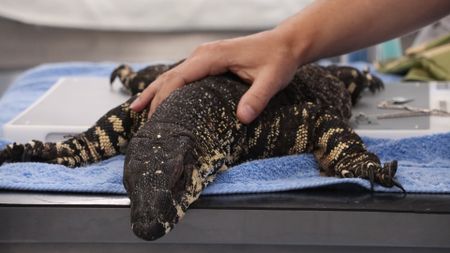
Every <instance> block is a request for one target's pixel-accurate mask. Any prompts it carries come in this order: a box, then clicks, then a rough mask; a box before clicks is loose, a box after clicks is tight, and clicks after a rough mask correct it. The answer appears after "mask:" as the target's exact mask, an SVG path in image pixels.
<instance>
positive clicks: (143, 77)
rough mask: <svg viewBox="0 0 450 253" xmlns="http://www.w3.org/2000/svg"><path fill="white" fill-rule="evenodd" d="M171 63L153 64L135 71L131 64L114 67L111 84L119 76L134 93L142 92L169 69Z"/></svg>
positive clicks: (123, 83) (126, 87)
mask: <svg viewBox="0 0 450 253" xmlns="http://www.w3.org/2000/svg"><path fill="white" fill-rule="evenodd" d="M171 67H172V66H171V65H164V64H158V65H152V66H148V67H146V68H144V69H141V70H139V71H138V72H135V71H134V70H133V69H132V68H131V67H130V66H128V65H126V64H123V65H120V66H119V67H117V68H116V69H114V71H113V72H112V73H111V76H110V82H111V84H112V83H113V82H114V80H115V79H116V78H119V80H120V82H121V83H122V85H123V86H124V87H125V89H126V90H128V91H129V92H130V93H131V94H132V95H136V94H138V93H140V92H142V91H143V90H144V89H145V88H147V86H149V85H150V83H152V82H153V81H154V80H155V79H156V78H157V77H158V76H159V75H161V74H162V73H164V72H166V71H167V70H169V69H170V68H171Z"/></svg>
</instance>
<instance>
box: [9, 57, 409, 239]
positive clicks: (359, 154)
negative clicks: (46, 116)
mask: <svg viewBox="0 0 450 253" xmlns="http://www.w3.org/2000/svg"><path fill="white" fill-rule="evenodd" d="M173 66H174V65H153V66H149V67H146V68H144V69H142V70H140V71H137V72H135V71H134V70H133V69H132V68H131V67H129V66H128V65H121V66H119V67H117V68H116V69H115V70H114V71H113V72H112V74H111V77H110V80H111V83H113V81H114V80H115V79H117V78H118V79H119V80H120V81H121V82H122V84H123V86H124V87H125V88H126V89H127V90H129V92H130V93H131V95H132V97H131V98H130V99H129V100H127V101H126V102H124V103H123V104H121V105H119V106H117V107H116V108H113V109H111V110H110V111H109V112H107V113H106V114H105V115H104V116H102V117H101V118H100V119H99V120H98V121H97V122H96V123H95V125H93V126H92V127H91V128H89V129H88V130H86V131H85V132H83V133H81V134H79V135H76V136H73V137H72V138H70V139H67V140H64V141H61V142H56V143H51V142H47V143H44V142H41V141H37V140H33V141H30V142H29V143H25V144H17V143H12V144H9V145H7V146H6V148H5V149H4V150H2V151H0V165H1V164H2V163H5V162H24V161H35V162H46V163H55V164H62V165H66V166H68V167H78V166H83V165H87V164H90V163H95V162H98V161H101V160H104V159H107V158H110V157H112V156H115V155H118V154H125V155H126V156H125V162H124V175H123V178H124V179H123V183H124V186H125V189H126V191H127V194H128V196H129V198H130V207H131V215H130V217H131V227H132V230H133V232H134V233H135V234H136V235H137V236H138V237H140V238H143V239H145V240H155V239H157V238H160V237H161V236H163V235H165V234H167V233H168V232H169V231H171V230H172V229H173V228H174V226H175V224H177V223H178V222H179V221H180V220H181V219H182V217H183V216H184V215H185V213H186V211H187V210H188V207H189V206H190V205H191V204H192V203H193V202H194V201H196V200H197V199H198V198H199V196H200V194H201V192H202V190H203V189H204V188H205V187H206V186H207V185H208V184H209V183H210V182H212V181H213V180H214V179H215V177H216V176H217V175H218V174H219V173H221V172H223V171H225V170H227V169H228V168H230V167H232V166H234V165H237V164H240V163H243V162H245V161H250V160H255V159H263V158H268V157H274V156H284V155H292V154H300V153H313V154H314V157H315V159H316V160H317V162H318V164H319V167H320V170H321V171H323V172H324V173H325V174H326V175H328V176H337V177H359V178H364V179H367V180H369V181H370V183H371V186H372V190H373V184H374V183H377V184H380V185H382V186H385V187H393V186H396V187H399V188H400V189H401V190H403V191H404V189H403V187H402V186H401V185H400V184H399V183H398V182H397V181H396V179H395V178H394V176H395V173H396V170H397V161H395V160H394V161H391V162H386V163H384V164H383V165H382V164H381V162H380V160H379V158H378V157H377V156H376V155H375V154H373V153H371V152H369V151H367V150H366V148H365V146H364V143H363V141H362V140H361V138H360V137H359V136H358V135H357V134H356V133H355V131H354V130H353V129H352V128H351V127H350V126H349V119H350V117H351V107H352V105H353V104H355V103H357V101H358V100H359V98H360V97H361V92H362V91H363V90H365V89H370V90H371V91H372V92H375V91H377V90H380V89H382V88H383V87H384V86H383V83H382V81H381V80H380V79H379V78H378V77H376V76H374V75H372V74H370V73H369V71H359V70H357V69H355V68H352V67H343V66H328V67H323V66H319V65H315V64H308V65H304V66H301V67H299V68H298V69H297V71H296V74H295V75H294V77H293V79H292V81H291V82H290V83H289V85H288V86H287V87H286V88H285V89H284V90H282V91H280V92H279V93H278V94H277V95H275V97H273V98H272V99H271V101H270V102H269V104H268V105H267V107H266V109H265V110H264V111H263V112H262V114H261V115H260V116H259V117H258V118H257V119H256V120H255V121H253V122H252V123H250V124H248V125H245V124H242V123H241V122H240V121H239V120H238V119H237V117H236V113H235V112H236V108H237V103H238V101H239V98H240V97H241V96H242V95H243V94H244V93H245V92H246V90H247V89H248V84H246V83H245V82H243V81H242V80H240V79H239V78H238V77H237V76H236V75H234V74H232V73H225V74H221V75H217V76H209V77H206V78H204V79H201V80H198V81H195V82H192V83H190V84H188V85H186V86H184V87H182V88H179V89H177V90H175V91H174V92H172V93H171V95H170V96H169V97H167V99H165V100H164V101H163V103H162V104H161V105H160V106H159V107H158V108H157V109H156V111H155V112H154V114H153V115H152V116H151V118H148V109H144V110H143V111H141V112H135V111H133V110H131V109H130V107H129V106H130V104H131V103H132V102H133V101H134V100H135V99H136V98H137V97H138V96H139V93H140V92H142V91H143V90H144V89H145V88H146V87H147V86H148V85H149V84H150V83H151V82H152V81H153V80H155V79H156V78H157V77H158V76H159V75H161V74H162V73H164V72H165V71H167V70H169V69H171V68H172V67H173Z"/></svg>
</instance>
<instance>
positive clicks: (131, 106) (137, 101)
mask: <svg viewBox="0 0 450 253" xmlns="http://www.w3.org/2000/svg"><path fill="white" fill-rule="evenodd" d="M140 99H141V97H137V98H136V99H135V100H134V101H133V103H131V105H130V108H131V109H135V107H136V106H137V105H138V104H139V100H140Z"/></svg>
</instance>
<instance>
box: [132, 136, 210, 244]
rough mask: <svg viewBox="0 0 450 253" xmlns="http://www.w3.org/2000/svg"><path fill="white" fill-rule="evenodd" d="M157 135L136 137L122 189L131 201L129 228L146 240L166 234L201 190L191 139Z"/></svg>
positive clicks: (202, 185) (201, 185)
mask: <svg viewBox="0 0 450 253" xmlns="http://www.w3.org/2000/svg"><path fill="white" fill-rule="evenodd" d="M164 134H165V135H166V136H165V137H163V136H161V135H164ZM156 135H157V136H156V138H149V136H147V137H139V136H135V137H134V138H133V139H132V141H131V142H130V146H129V149H128V151H127V157H126V159H125V173H124V185H125V188H126V189H127V192H128V195H129V198H130V201H131V226H132V229H133V232H134V233H135V234H136V235H137V236H138V237H140V238H142V239H145V240H155V239H158V238H159V237H161V236H163V235H165V234H166V233H168V232H169V231H170V230H171V229H172V228H173V227H174V225H175V224H176V223H177V222H178V221H179V220H180V219H181V218H182V217H183V216H184V213H185V212H186V210H187V208H188V207H189V205H190V204H191V203H192V202H194V201H195V200H196V199H197V198H198V196H199V195H200V192H201V191H202V190H203V188H204V183H203V181H202V180H201V178H200V176H199V173H198V169H196V168H198V167H197V165H196V164H197V159H195V158H194V149H193V141H192V139H191V138H190V137H188V136H183V135H181V136H180V135H177V136H176V137H175V136H170V135H171V134H169V133H161V134H156ZM162 140H164V141H162Z"/></svg>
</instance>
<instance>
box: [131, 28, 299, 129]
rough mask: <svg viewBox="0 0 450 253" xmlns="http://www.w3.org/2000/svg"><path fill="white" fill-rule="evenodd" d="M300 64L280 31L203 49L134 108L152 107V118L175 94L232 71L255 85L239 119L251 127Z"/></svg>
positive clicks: (240, 107)
mask: <svg viewBox="0 0 450 253" xmlns="http://www.w3.org/2000/svg"><path fill="white" fill-rule="evenodd" d="M297 66H298V60H297V59H296V58H295V57H294V54H293V53H292V51H291V48H290V47H289V43H287V42H286V41H285V40H283V36H280V35H279V34H277V33H276V31H274V30H271V31H266V32H261V33H257V34H253V35H249V36H246V37H240V38H235V39H229V40H222V41H216V42H210V43H206V44H203V45H201V46H200V47H198V48H197V49H195V50H194V52H193V53H192V54H191V55H190V56H189V57H188V58H187V59H186V60H185V61H184V62H182V63H181V64H179V65H178V66H176V67H174V68H172V69H171V70H169V71H167V72H165V73H163V74H162V75H161V76H159V77H158V78H157V79H156V80H155V81H154V82H153V83H152V84H151V85H149V86H148V87H147V88H146V89H145V90H144V91H143V92H142V94H141V95H140V97H139V99H137V100H136V101H135V102H134V103H133V104H132V105H131V109H133V110H135V111H141V110H142V109H144V108H145V107H146V106H148V104H149V103H150V111H149V117H150V116H151V115H152V114H153V112H154V111H155V109H156V108H157V107H158V105H159V104H160V103H161V102H162V101H163V100H164V99H165V98H166V97H168V96H169V95H170V93H171V92H172V91H174V90H175V89H177V88H180V87H182V86H184V85H186V84H188V83H190V82H193V81H195V80H198V79H201V78H204V77H206V76H208V75H217V74H221V73H225V72H227V71H231V72H233V73H235V74H236V75H238V76H239V77H240V78H241V79H242V80H244V81H245V82H247V83H248V84H250V85H251V87H250V88H249V89H248V91H247V92H246V93H245V94H244V95H243V96H242V98H241V100H240V102H239V104H238V108H237V117H238V118H239V120H240V121H241V122H242V123H244V124H248V123H250V122H252V121H253V120H254V119H255V118H256V117H257V116H258V115H259V114H260V113H261V112H262V110H263V109H264V108H265V107H266V105H267V103H268V102H269V100H270V99H271V98H272V97H273V96H274V95H275V94H276V93H277V92H278V91H280V90H281V89H283V88H284V87H286V85H287V84H288V83H289V81H290V80H291V79H292V77H293V75H294V73H295V70H296V69H297Z"/></svg>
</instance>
